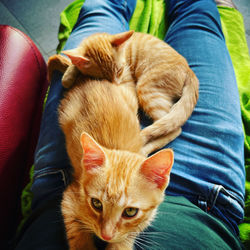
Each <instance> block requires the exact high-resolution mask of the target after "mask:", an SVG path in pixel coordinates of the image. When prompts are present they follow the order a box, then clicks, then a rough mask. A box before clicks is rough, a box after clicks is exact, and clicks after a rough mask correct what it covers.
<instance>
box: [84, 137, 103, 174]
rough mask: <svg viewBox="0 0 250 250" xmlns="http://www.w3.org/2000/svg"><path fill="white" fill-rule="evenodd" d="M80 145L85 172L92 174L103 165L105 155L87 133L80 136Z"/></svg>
mask: <svg viewBox="0 0 250 250" xmlns="http://www.w3.org/2000/svg"><path fill="white" fill-rule="evenodd" d="M81 145H82V149H83V158H82V163H83V166H84V168H85V170H86V171H87V172H89V173H91V172H92V173H93V172H95V170H97V169H98V168H100V167H101V166H102V165H103V164H104V161H105V153H104V152H103V150H102V149H101V146H100V145H99V144H98V143H97V142H96V141H95V140H94V139H93V138H92V137H91V136H90V135H89V134H87V133H82V134H81Z"/></svg>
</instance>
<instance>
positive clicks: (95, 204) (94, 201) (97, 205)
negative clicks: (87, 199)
mask: <svg viewBox="0 0 250 250" xmlns="http://www.w3.org/2000/svg"><path fill="white" fill-rule="evenodd" d="M91 205H92V207H93V208H94V209H95V210H97V211H98V212H101V211H102V203H101V201H99V200H98V199H96V198H91Z"/></svg>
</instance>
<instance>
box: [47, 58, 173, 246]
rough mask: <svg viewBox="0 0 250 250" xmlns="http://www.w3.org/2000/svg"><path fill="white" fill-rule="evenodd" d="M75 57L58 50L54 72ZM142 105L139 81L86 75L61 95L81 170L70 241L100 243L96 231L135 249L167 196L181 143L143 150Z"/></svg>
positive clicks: (71, 203)
mask: <svg viewBox="0 0 250 250" xmlns="http://www.w3.org/2000/svg"><path fill="white" fill-rule="evenodd" d="M60 62H63V63H62V65H59V64H60ZM67 63H68V62H67V60H66V59H63V57H60V56H59V57H58V56H55V57H53V58H51V60H50V61H49V65H48V67H49V72H52V70H51V68H50V67H54V69H55V68H57V69H58V70H62V71H63V70H65V69H66V68H67ZM58 65H59V66H58ZM137 109H138V104H137V97H136V93H135V88H134V85H133V83H127V84H121V85H116V84H112V83H110V82H109V81H107V80H101V81H97V80H89V79H83V76H82V75H79V76H78V77H77V79H76V82H75V84H74V86H73V87H72V88H71V89H70V90H69V91H68V92H67V93H66V94H65V97H64V98H63V99H62V101H61V104H60V106H59V109H58V112H59V123H60V126H61V128H62V130H63V132H64V134H65V140H66V148H67V152H68V155H69V158H70V160H71V163H72V166H73V170H74V171H73V181H72V183H71V184H70V185H69V186H68V187H67V189H66V190H65V192H64V195H63V200H62V214H63V217H64V223H65V227H66V233H67V239H68V243H69V246H70V249H77V250H79V249H84V250H93V249H96V248H95V246H94V241H93V235H94V234H95V235H97V236H98V237H99V238H101V239H102V240H104V241H107V242H108V245H107V247H106V249H115V250H126V249H130V250H131V249H132V247H133V243H134V241H135V237H136V235H137V234H138V233H140V232H141V231H142V230H143V229H145V228H146V227H147V226H148V225H149V224H150V222H151V221H152V220H153V219H154V216H155V214H156V210H157V207H158V205H159V204H160V203H161V202H162V201H163V199H164V190H165V188H166V187H167V185H168V183H169V175H170V170H171V168H172V165H173V151H172V150H171V149H164V150H161V151H159V152H157V153H156V154H154V155H152V156H150V157H148V158H146V157H145V156H143V155H142V154H140V151H141V148H142V140H141V136H140V124H139V121H138V118H137Z"/></svg>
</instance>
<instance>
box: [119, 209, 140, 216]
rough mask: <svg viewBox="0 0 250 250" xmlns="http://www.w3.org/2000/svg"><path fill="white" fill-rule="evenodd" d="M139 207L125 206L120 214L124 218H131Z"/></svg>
mask: <svg viewBox="0 0 250 250" xmlns="http://www.w3.org/2000/svg"><path fill="white" fill-rule="evenodd" d="M138 211H139V209H138V208H135V207H127V208H125V209H124V211H123V214H122V216H123V217H126V218H132V217H134V216H136V215H137V213H138Z"/></svg>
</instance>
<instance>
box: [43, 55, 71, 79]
mask: <svg viewBox="0 0 250 250" xmlns="http://www.w3.org/2000/svg"><path fill="white" fill-rule="evenodd" d="M69 65H71V62H70V61H69V60H68V59H67V58H66V57H64V56H62V55H53V56H51V57H50V58H49V60H48V73H47V78H48V81H49V82H50V81H51V78H52V74H53V72H54V71H55V70H58V71H60V72H62V73H64V72H65V71H66V69H67V68H68V66H69Z"/></svg>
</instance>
